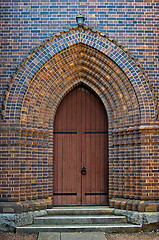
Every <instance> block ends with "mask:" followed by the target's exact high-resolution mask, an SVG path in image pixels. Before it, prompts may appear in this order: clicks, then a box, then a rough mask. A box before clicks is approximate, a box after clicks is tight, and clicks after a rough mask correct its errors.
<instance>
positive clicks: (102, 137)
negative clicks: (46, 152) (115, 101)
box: [54, 86, 108, 205]
mask: <svg viewBox="0 0 159 240" xmlns="http://www.w3.org/2000/svg"><path fill="white" fill-rule="evenodd" d="M107 131H108V121H107V114H106V112H105V109H104V106H103V104H102V102H101V101H100V100H99V99H98V98H97V97H96V95H95V94H94V93H92V92H91V91H89V90H88V89H87V88H85V87H83V86H80V87H77V88H75V89H74V90H72V91H71V92H70V93H69V94H68V95H67V96H66V97H65V98H64V99H63V101H62V102H61V104H60V106H59V107H58V110H57V113H56V117H55V125H54V205H106V204H107V203H108V132H107Z"/></svg>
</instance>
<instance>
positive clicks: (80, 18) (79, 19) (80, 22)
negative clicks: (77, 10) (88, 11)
mask: <svg viewBox="0 0 159 240" xmlns="http://www.w3.org/2000/svg"><path fill="white" fill-rule="evenodd" d="M84 20H85V18H84V16H83V15H81V14H79V15H78V16H77V17H76V22H77V24H78V26H79V27H81V26H83V25H84Z"/></svg>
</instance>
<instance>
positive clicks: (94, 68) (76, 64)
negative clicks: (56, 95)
mask: <svg viewBox="0 0 159 240" xmlns="http://www.w3.org/2000/svg"><path fill="white" fill-rule="evenodd" d="M75 50H76V49H75ZM89 52H90V51H89ZM61 55H63V54H60V56H58V57H56V61H55V60H54V59H53V60H50V61H49V62H48V63H47V64H45V65H44V66H43V68H42V69H41V72H40V71H39V72H38V74H37V76H36V77H35V80H36V79H38V81H39V83H37V82H36V84H33V83H32V84H30V85H31V86H33V85H34V86H36V88H37V90H38V91H39V88H38V86H37V85H41V88H42V86H44V87H45V85H46V84H44V78H45V77H46V75H50V76H51V74H49V73H48V72H49V70H50V69H51V66H52V64H50V62H54V63H55V64H56V65H57V62H59V61H62V60H63V58H61ZM68 56H69V55H68V54H67V57H68ZM57 59H58V61H57ZM72 59H75V58H74V56H73V58H72ZM89 60H90V59H89ZM91 60H92V58H91ZM94 61H95V63H97V61H96V59H94ZM98 62H99V61H98ZM109 62H110V61H109ZM86 63H87V65H88V71H89V68H90V69H91V65H90V61H87V62H85V65H86ZM110 63H111V62H110ZM69 64H71V65H73V66H74V67H75V66H78V67H79V65H80V61H77V62H75V63H74V62H71V63H68V62H67V61H66V65H67V67H68V68H67V69H69V66H68V65H69ZM101 64H102V63H101ZM47 65H49V67H48V66H47ZM61 65H62V66H63V68H64V65H63V64H61ZM96 65H98V66H97V67H96ZM111 65H112V64H111ZM93 66H94V67H93V68H92V69H93V72H92V73H93V76H94V75H98V73H99V72H100V74H101V73H102V72H103V73H104V75H106V74H107V73H106V72H105V69H106V67H105V66H106V65H103V64H102V65H100V64H94V65H93ZM99 66H103V68H104V71H103V70H102V71H101V69H100V68H99ZM82 67H85V66H82ZM111 67H113V65H112V66H111ZM67 69H66V70H67ZM111 69H112V68H111ZM46 70H47V72H45V71H46ZM56 70H57V69H56ZM65 72H66V71H64V73H65ZM113 73H114V72H113ZM90 74H91V73H90ZM69 75H70V74H69ZM59 76H60V73H59ZM108 76H109V75H108ZM56 77H57V76H56ZM40 78H41V79H42V81H41V82H40V80H39V79H40ZM64 78H65V77H63V79H64ZM66 78H67V76H66ZM109 78H111V77H110V76H109ZM98 79H100V80H99V81H98V82H99V83H100V81H101V76H99V77H98ZM104 81H105V79H104ZM104 81H103V82H104ZM46 82H47V77H46ZM51 82H52V81H51ZM56 82H57V79H56ZM105 82H106V81H105ZM61 84H62V83H61ZM121 84H122V81H121V83H120V85H121ZM52 87H53V86H51V93H52ZM45 90H46V91H47V93H48V92H49V90H48V89H46V87H45ZM41 91H43V89H42V90H41ZM32 92H34V94H35V95H36V91H35V89H33V87H32ZM43 92H44V91H43ZM118 92H119V93H120V95H121V92H122V91H121V90H120V91H119V89H117V91H116V93H115V94H114V95H115V96H116V95H117V94H118ZM124 92H125V90H124ZM28 93H29V94H30V93H31V91H30V89H28ZM131 97H132V96H131ZM32 98H33V97H32V96H29V97H25V99H27V102H26V103H25V104H23V107H22V110H23V111H22V112H23V114H24V116H23V117H24V118H25V114H26V111H25V107H26V106H28V101H29V100H30V99H32ZM37 99H38V101H39V102H40V99H41V96H40V94H39V95H37ZM34 102H36V101H35V100H34ZM117 102H120V98H119V101H117ZM25 105H26V106H25ZM125 108H126V105H125ZM37 109H38V106H36V111H37ZM28 115H29V116H30V115H32V114H28ZM44 115H45V114H44ZM23 117H22V119H23Z"/></svg>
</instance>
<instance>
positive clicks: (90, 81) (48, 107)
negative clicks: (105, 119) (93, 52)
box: [39, 71, 127, 127]
mask: <svg viewBox="0 0 159 240" xmlns="http://www.w3.org/2000/svg"><path fill="white" fill-rule="evenodd" d="M81 78H82V79H85V81H86V83H87V85H89V84H90V85H92V84H93V85H94V86H96V88H98V89H100V91H101V92H102V94H103V96H104V97H103V99H102V101H103V102H108V104H109V105H110V108H111V111H112V113H114V111H115V109H116V110H117V113H116V115H117V116H118V118H119V115H121V112H122V109H123V107H122V105H121V106H120V105H119V104H118V105H116V103H118V102H119V101H118V99H117V97H116V94H114V97H113V96H112V93H111V92H113V89H110V90H109V91H108V87H106V85H105V86H103V84H101V83H100V81H98V79H97V78H95V77H93V75H90V76H89V74H88V73H85V72H83V71H80V72H78V71H77V72H76V73H74V74H73V75H72V76H70V77H69V78H67V79H65V77H63V79H65V83H66V84H65V86H62V88H61V87H58V86H57V88H56V89H54V92H56V96H55V97H53V94H52V95H50V98H49V99H48V100H47V103H48V104H47V105H46V106H45V112H44V113H43V114H42V115H43V116H45V118H44V119H43V120H45V123H46V122H48V121H46V119H49V116H50V114H51V113H52V109H54V107H55V106H56V101H57V100H55V99H56V98H57V99H58V98H60V97H61V89H67V86H71V84H72V85H74V83H78V80H77V79H81ZM62 82H63V81H62V80H61V82H59V85H61V83H62ZM63 91H64V90H63ZM66 92H67V91H66ZM99 94H100V93H99ZM50 99H51V100H50ZM114 99H116V100H115V101H114ZM126 113H127V112H126ZM40 115H41V114H40ZM40 115H39V120H40V121H41V125H44V122H43V121H42V119H41V116H40ZM123 115H124V114H123ZM125 116H127V115H126V114H125ZM121 117H122V121H121V122H122V123H123V122H124V121H123V119H124V118H123V116H121ZM111 121H112V119H111ZM120 127H121V126H120Z"/></svg>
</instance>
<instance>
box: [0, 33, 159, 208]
mask: <svg viewBox="0 0 159 240" xmlns="http://www.w3.org/2000/svg"><path fill="white" fill-rule="evenodd" d="M81 83H82V84H84V85H86V86H87V87H88V88H90V89H92V90H93V91H94V92H95V93H96V94H97V95H98V96H99V98H100V99H101V101H102V102H103V104H104V106H105V109H106V111H107V114H108V121H109V196H110V206H115V207H119V208H122V209H126V208H128V209H130V210H132V209H133V208H134V210H140V202H141V201H142V200H155V199H157V196H156V193H155V192H152V191H151V188H149V187H148V185H147V184H146V182H145V181H144V180H145V174H144V169H143V168H142V166H143V164H146V161H145V159H144V148H145V145H144V144H145V142H144V139H145V136H146V134H147V137H149V138H150V136H151V135H152V134H151V133H150V131H151V132H153V131H155V130H156V124H155V103H154V101H153V97H152V93H151V90H150V88H149V85H148V82H147V81H146V79H145V75H144V74H143V72H142V71H141V69H140V67H139V66H137V62H135V61H134V60H133V59H132V57H131V56H130V55H129V54H127V52H126V51H125V50H123V49H122V48H120V47H119V46H118V45H117V44H116V43H113V41H111V40H109V39H108V38H107V37H106V36H103V35H102V34H100V33H96V32H92V31H91V30H89V29H83V28H77V29H76V30H73V29H72V30H70V31H69V32H67V33H62V34H60V35H59V36H54V37H53V38H52V39H50V40H49V41H46V42H45V43H44V45H42V46H40V47H39V48H38V49H37V50H36V51H35V52H33V53H32V54H31V55H30V56H29V57H28V58H27V59H26V60H25V61H24V63H23V64H22V65H21V66H20V67H19V69H18V72H17V74H16V75H15V77H14V79H13V81H12V83H11V84H10V88H9V91H8V92H6V101H5V111H4V114H3V115H4V126H5V128H4V131H6V132H7V133H5V135H4V136H6V137H7V136H10V135H9V134H10V131H11V132H12V136H11V137H10V139H11V140H10V141H11V147H10V148H9V149H8V150H7V151H8V153H9V154H10V156H11V157H12V156H13V158H15V161H16V162H17V168H19V169H20V174H19V177H18V178H17V179H18V180H17V185H16V187H15V188H14V192H11V193H10V194H9V196H7V192H6V194H5V196H6V198H8V199H9V201H10V202H19V201H23V202H22V205H20V206H21V208H23V207H24V208H25V207H27V206H25V201H29V200H32V201H34V204H33V205H35V206H36V207H37V206H38V205H40V206H41V205H45V206H46V205H51V204H52V202H51V201H52V200H51V198H52V192H53V185H52V178H53V175H52V174H53V173H52V169H53V166H52V164H53V162H52V158H53V135H52V132H53V131H52V130H53V122H54V117H55V114H56V109H57V107H58V106H59V104H60V102H61V101H62V99H63V98H64V96H65V95H66V94H67V93H68V92H69V91H70V90H72V89H73V88H74V87H75V86H77V85H79V84H81ZM147 122H149V124H150V125H153V127H149V126H145V125H147ZM7 134H8V135H7ZM12 138H13V139H12ZM12 164H13V162H12V160H11V158H10V166H12ZM148 171H151V169H148ZM10 174H12V175H14V174H15V175H16V171H15V169H14V168H13V169H12V171H11V173H10ZM145 189H147V192H148V195H147V193H145ZM31 193H32V194H31ZM38 199H42V200H38ZM39 202H40V203H39ZM15 205H16V204H15ZM28 206H29V207H30V205H28ZM146 206H147V203H145V204H142V209H141V210H144V211H145V208H146ZM16 207H17V205H16Z"/></svg>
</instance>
